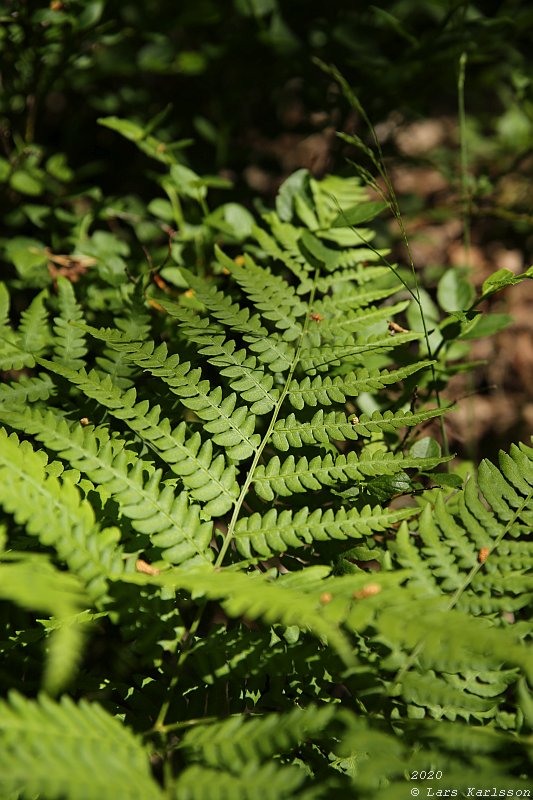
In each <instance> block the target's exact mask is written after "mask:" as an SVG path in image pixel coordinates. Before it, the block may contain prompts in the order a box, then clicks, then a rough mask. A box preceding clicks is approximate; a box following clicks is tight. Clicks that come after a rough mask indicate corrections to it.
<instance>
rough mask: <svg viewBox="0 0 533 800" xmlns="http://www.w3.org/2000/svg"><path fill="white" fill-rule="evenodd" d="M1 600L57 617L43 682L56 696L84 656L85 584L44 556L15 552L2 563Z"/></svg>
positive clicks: (50, 639) (51, 636) (51, 634)
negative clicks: (82, 613) (80, 620)
mask: <svg viewBox="0 0 533 800" xmlns="http://www.w3.org/2000/svg"><path fill="white" fill-rule="evenodd" d="M0 597H1V598H2V600H9V601H10V602H13V603H16V604H17V605H19V606H21V607H23V608H27V609H28V610H30V611H39V612H41V613H45V614H49V615H51V616H54V617H55V618H56V625H55V627H54V629H52V631H51V633H50V636H49V644H48V652H47V658H46V666H45V672H44V679H43V687H44V689H45V690H46V691H48V692H49V693H50V694H55V693H56V692H58V691H59V690H60V689H62V688H63V687H64V686H65V684H67V683H68V682H69V681H70V679H71V678H72V676H73V673H74V671H75V668H76V666H77V664H78V661H79V659H80V656H81V650H82V646H83V639H84V636H83V628H82V625H81V624H79V623H78V622H77V621H76V615H77V614H78V612H80V611H81V610H82V608H83V607H84V606H85V605H86V604H87V602H88V598H87V597H86V595H85V592H84V590H83V586H82V584H81V583H80V581H79V580H78V579H77V578H76V576H75V575H71V574H69V573H68V572H60V571H59V570H58V569H57V568H56V567H54V566H53V565H52V564H50V562H49V561H48V558H47V557H46V556H44V555H41V554H37V553H33V554H28V553H17V552H13V551H11V552H10V553H8V554H6V555H4V556H3V560H2V561H0Z"/></svg>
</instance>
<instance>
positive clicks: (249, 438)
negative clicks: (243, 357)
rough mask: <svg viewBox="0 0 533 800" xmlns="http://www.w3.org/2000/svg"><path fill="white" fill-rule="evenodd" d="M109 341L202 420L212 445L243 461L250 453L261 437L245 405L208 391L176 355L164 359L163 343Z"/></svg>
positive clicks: (219, 391)
mask: <svg viewBox="0 0 533 800" xmlns="http://www.w3.org/2000/svg"><path fill="white" fill-rule="evenodd" d="M88 330H89V331H90V332H91V333H92V334H93V335H94V336H95V337H97V338H102V339H105V338H106V337H107V332H105V331H96V330H93V329H91V328H88ZM111 339H112V340H113V341H112V346H113V347H114V348H117V349H119V350H120V351H121V352H122V353H125V354H126V356H127V358H128V359H129V360H130V361H132V362H133V363H135V364H137V365H138V366H140V367H142V368H143V369H145V370H148V371H150V372H151V373H152V374H153V375H156V376H157V377H158V378H160V379H161V380H163V381H164V382H165V383H166V384H167V385H168V386H169V388H170V390H171V391H172V392H173V394H175V395H177V396H178V397H179V398H180V400H181V402H182V403H183V405H185V406H186V407H187V408H189V409H191V410H192V411H194V412H195V413H196V414H197V416H198V417H199V418H200V419H201V420H203V422H204V425H203V427H204V430H206V431H207V432H208V433H211V434H213V437H212V440H213V442H215V444H219V445H220V446H221V447H223V448H224V449H225V450H226V452H227V454H228V456H229V457H230V458H232V459H235V460H243V459H246V458H249V457H250V456H251V455H252V454H253V452H254V451H255V450H256V448H257V446H258V444H259V442H260V438H261V437H260V436H259V435H258V434H254V429H255V415H254V414H253V413H250V411H249V409H248V408H247V407H246V406H236V403H237V395H236V394H235V393H232V394H230V395H227V396H226V397H224V396H223V393H222V389H221V387H220V386H217V387H216V388H215V389H213V390H211V384H210V383H209V381H207V380H202V373H201V370H199V369H191V364H190V362H183V363H181V364H180V359H179V356H171V357H170V358H169V357H167V352H168V351H167V347H166V345H165V344H164V343H163V344H161V345H159V347H155V344H154V342H146V343H145V344H142V345H141V344H139V343H138V342H132V341H129V340H126V341H123V340H122V339H118V338H117V337H116V336H112V337H110V340H111ZM106 380H107V379H106ZM246 385H247V386H248V387H249V388H251V390H252V393H253V396H257V395H256V393H255V392H254V384H253V381H252V384H251V386H250V384H249V382H248V381H247V382H246ZM255 388H257V387H255ZM263 391H264V387H262V393H263ZM128 402H129V400H128ZM144 413H146V412H144Z"/></svg>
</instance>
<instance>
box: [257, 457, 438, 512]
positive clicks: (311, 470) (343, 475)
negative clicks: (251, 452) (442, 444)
mask: <svg viewBox="0 0 533 800" xmlns="http://www.w3.org/2000/svg"><path fill="white" fill-rule="evenodd" d="M442 461H443V459H441V458H410V457H406V456H403V455H402V453H398V454H396V455H394V454H393V453H388V452H385V451H382V452H376V453H374V454H366V453H362V454H361V456H358V455H357V454H356V453H354V452H351V453H348V455H344V454H341V455H338V456H336V457H333V456H332V455H331V454H330V453H326V455H325V456H323V457H322V456H315V457H314V458H312V459H311V460H310V461H308V459H307V458H306V457H305V456H302V457H301V458H300V459H298V461H296V460H295V458H294V456H292V455H290V456H288V458H286V459H285V461H284V462H281V461H280V459H279V458H278V456H274V457H273V458H271V459H270V461H269V462H268V463H267V464H266V465H263V464H260V465H259V466H258V467H257V469H256V471H255V474H254V477H253V485H254V488H255V491H256V492H257V494H258V495H259V496H260V497H262V498H263V499H264V500H268V501H272V500H274V498H275V497H276V495H278V496H281V497H288V496H290V495H292V494H295V493H297V492H308V491H309V490H312V491H317V490H319V489H321V488H322V487H323V486H334V485H335V484H337V483H345V482H347V481H365V480H366V479H367V478H369V477H372V476H376V475H380V476H383V475H394V474H396V473H398V472H401V471H403V470H405V469H417V470H419V471H420V470H423V471H425V470H429V469H433V468H434V467H436V466H437V465H438V464H441V463H442Z"/></svg>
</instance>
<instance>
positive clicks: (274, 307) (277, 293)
mask: <svg viewBox="0 0 533 800" xmlns="http://www.w3.org/2000/svg"><path fill="white" fill-rule="evenodd" d="M231 274H232V276H233V278H234V279H235V280H236V282H237V283H238V284H239V286H240V287H241V288H242V290H243V291H244V292H245V294H246V295H248V297H249V298H250V300H251V302H252V303H253V305H254V308H256V309H258V311H259V314H260V315H261V317H262V318H263V319H265V320H268V321H270V322H273V323H274V326H275V327H276V328H277V329H278V330H279V331H281V332H282V333H281V335H282V337H283V339H284V340H285V341H287V342H292V341H294V340H295V339H297V338H298V337H299V336H300V334H301V331H302V328H301V325H300V323H298V322H297V319H298V317H302V316H304V314H305V313H306V312H307V306H306V305H305V303H303V302H302V301H301V300H300V299H299V298H298V297H297V295H296V292H295V291H294V289H293V287H292V286H290V284H288V283H287V282H286V281H285V280H284V279H283V278H281V277H279V276H277V275H274V274H273V273H272V272H271V271H270V270H268V269H267V268H266V267H261V266H259V265H258V264H256V263H255V262H254V261H253V260H252V259H251V258H250V256H247V255H246V256H245V257H244V265H243V266H239V265H237V264H236V263H235V262H233V265H232V269H231Z"/></svg>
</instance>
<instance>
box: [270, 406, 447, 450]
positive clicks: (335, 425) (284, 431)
mask: <svg viewBox="0 0 533 800" xmlns="http://www.w3.org/2000/svg"><path fill="white" fill-rule="evenodd" d="M446 411H447V409H445V408H432V409H428V410H427V411H417V412H412V411H400V412H397V413H396V414H395V413H393V412H392V411H385V412H384V413H383V414H382V413H381V412H380V411H374V412H373V413H372V415H370V414H361V416H360V417H355V416H354V415H351V416H348V417H347V416H346V414H343V413H342V412H341V411H340V412H339V411H330V412H326V413H325V412H324V411H323V410H322V409H320V410H319V411H317V412H316V414H314V415H313V418H312V419H311V420H310V421H309V422H299V421H298V420H297V419H296V416H295V415H294V414H289V416H288V417H287V418H286V419H280V420H278V421H277V422H276V424H275V425H274V429H273V432H272V437H271V440H272V444H273V446H274V447H275V448H276V450H284V451H287V450H290V449H291V448H292V447H302V446H303V445H308V444H323V443H326V442H331V441H345V440H354V441H355V440H357V439H358V438H359V437H360V436H363V437H364V436H372V434H374V433H378V432H381V431H384V432H389V433H393V432H394V431H397V430H398V429H399V428H404V427H411V426H414V425H420V424H421V423H423V422H425V421H426V420H428V419H434V418H435V417H439V416H441V415H442V414H445V413H446Z"/></svg>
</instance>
